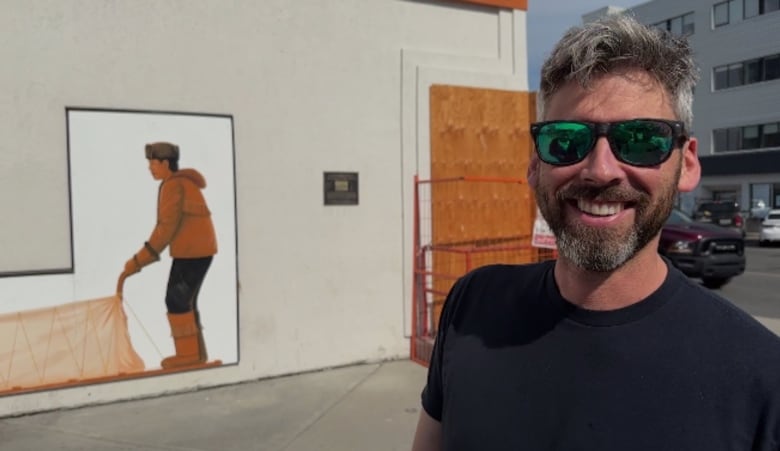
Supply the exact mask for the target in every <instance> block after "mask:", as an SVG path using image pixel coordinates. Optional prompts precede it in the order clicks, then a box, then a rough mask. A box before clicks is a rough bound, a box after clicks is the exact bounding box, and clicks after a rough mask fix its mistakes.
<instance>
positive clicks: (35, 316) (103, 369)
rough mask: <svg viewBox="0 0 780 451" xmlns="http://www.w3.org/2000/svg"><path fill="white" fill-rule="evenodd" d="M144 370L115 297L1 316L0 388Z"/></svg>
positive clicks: (42, 384) (88, 379)
mask: <svg viewBox="0 0 780 451" xmlns="http://www.w3.org/2000/svg"><path fill="white" fill-rule="evenodd" d="M143 370H144V362H143V360H141V358H140V357H139V356H138V354H137V353H136V352H135V350H134V349H133V346H132V343H131V342H130V335H129V333H128V330H127V316H126V315H125V312H124V309H123V308H122V301H121V299H120V298H119V297H118V296H110V297H105V298H99V299H93V300H87V301H78V302H72V303H68V304H63V305H58V306H55V307H49V308H43V309H36V310H28V311H23V312H14V313H8V314H4V315H0V391H7V390H19V389H30V388H46V387H50V386H57V385H59V384H72V383H77V382H79V381H84V382H88V381H90V380H94V379H102V380H110V379H112V378H113V377H115V376H120V375H124V374H128V373H134V372H141V371H143Z"/></svg>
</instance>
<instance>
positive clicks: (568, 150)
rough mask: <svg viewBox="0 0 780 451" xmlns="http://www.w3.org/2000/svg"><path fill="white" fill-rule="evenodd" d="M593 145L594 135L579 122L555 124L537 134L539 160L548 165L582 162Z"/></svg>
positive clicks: (545, 127)
mask: <svg viewBox="0 0 780 451" xmlns="http://www.w3.org/2000/svg"><path fill="white" fill-rule="evenodd" d="M592 145H593V133H592V132H591V130H590V128H589V127H588V126H587V125H586V124H582V123H579V122H553V123H549V124H545V125H543V126H541V127H540V128H539V130H538V132H537V133H536V148H537V150H538V151H539V158H541V160H542V161H544V162H545V163H548V164H553V165H559V166H563V165H567V164H574V163H576V162H578V161H582V159H583V158H585V155H587V153H588V151H590V148H591V147H592Z"/></svg>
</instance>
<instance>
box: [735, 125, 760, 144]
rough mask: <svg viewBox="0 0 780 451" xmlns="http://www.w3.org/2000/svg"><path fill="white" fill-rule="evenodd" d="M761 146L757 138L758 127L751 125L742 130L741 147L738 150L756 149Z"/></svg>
mask: <svg viewBox="0 0 780 451" xmlns="http://www.w3.org/2000/svg"><path fill="white" fill-rule="evenodd" d="M760 146H761V138H759V136H758V125H751V126H749V127H744V128H743V129H742V146H740V149H758V148H759V147H760Z"/></svg>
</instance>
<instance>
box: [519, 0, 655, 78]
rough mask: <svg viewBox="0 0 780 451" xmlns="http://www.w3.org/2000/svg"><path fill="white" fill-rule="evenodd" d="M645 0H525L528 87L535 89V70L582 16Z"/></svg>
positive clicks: (579, 21) (537, 72)
mask: <svg viewBox="0 0 780 451" xmlns="http://www.w3.org/2000/svg"><path fill="white" fill-rule="evenodd" d="M641 3H645V0H528V16H527V17H528V30H527V33H528V88H529V89H530V90H531V91H536V90H538V89H539V70H540V69H541V67H542V62H543V61H544V59H545V58H546V57H547V55H548V54H549V53H550V50H552V47H553V45H555V42H556V41H557V40H558V39H559V38H560V37H561V36H563V33H564V32H565V31H566V30H568V29H569V28H570V27H573V26H576V25H580V24H581V23H582V15H583V14H586V13H589V12H592V11H595V10H597V9H599V8H603V7H604V6H621V7H624V8H628V7H632V6H636V5H639V4H641Z"/></svg>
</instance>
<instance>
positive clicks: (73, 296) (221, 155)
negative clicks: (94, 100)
mask: <svg viewBox="0 0 780 451" xmlns="http://www.w3.org/2000/svg"><path fill="white" fill-rule="evenodd" d="M67 126H68V127H67V130H68V152H69V165H70V186H69V189H70V198H71V218H72V230H73V238H72V239H73V253H74V273H73V274H66V275H38V276H29V277H23V278H22V277H20V278H12V279H4V280H0V289H2V290H0V291H2V292H3V293H4V298H3V299H0V304H1V305H0V307H1V309H0V394H12V393H19V392H23V391H29V390H36V389H44V388H46V389H50V388H57V387H61V386H69V385H74V384H84V383H93V382H103V381H106V380H116V379H121V378H129V377H138V376H149V375H154V374H164V373H168V372H171V371H181V370H191V369H199V368H207V367H213V366H218V365H224V364H231V363H236V362H237V361H238V330H237V323H238V321H237V304H238V298H237V296H238V295H237V267H236V235H235V231H236V225H235V181H234V154H233V124H232V118H231V117H229V116H220V115H205V114H182V113H166V112H146V111H118V110H97V109H82V108H79V109H68V110H67ZM207 181H208V183H207ZM112 291H113V292H112Z"/></svg>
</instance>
